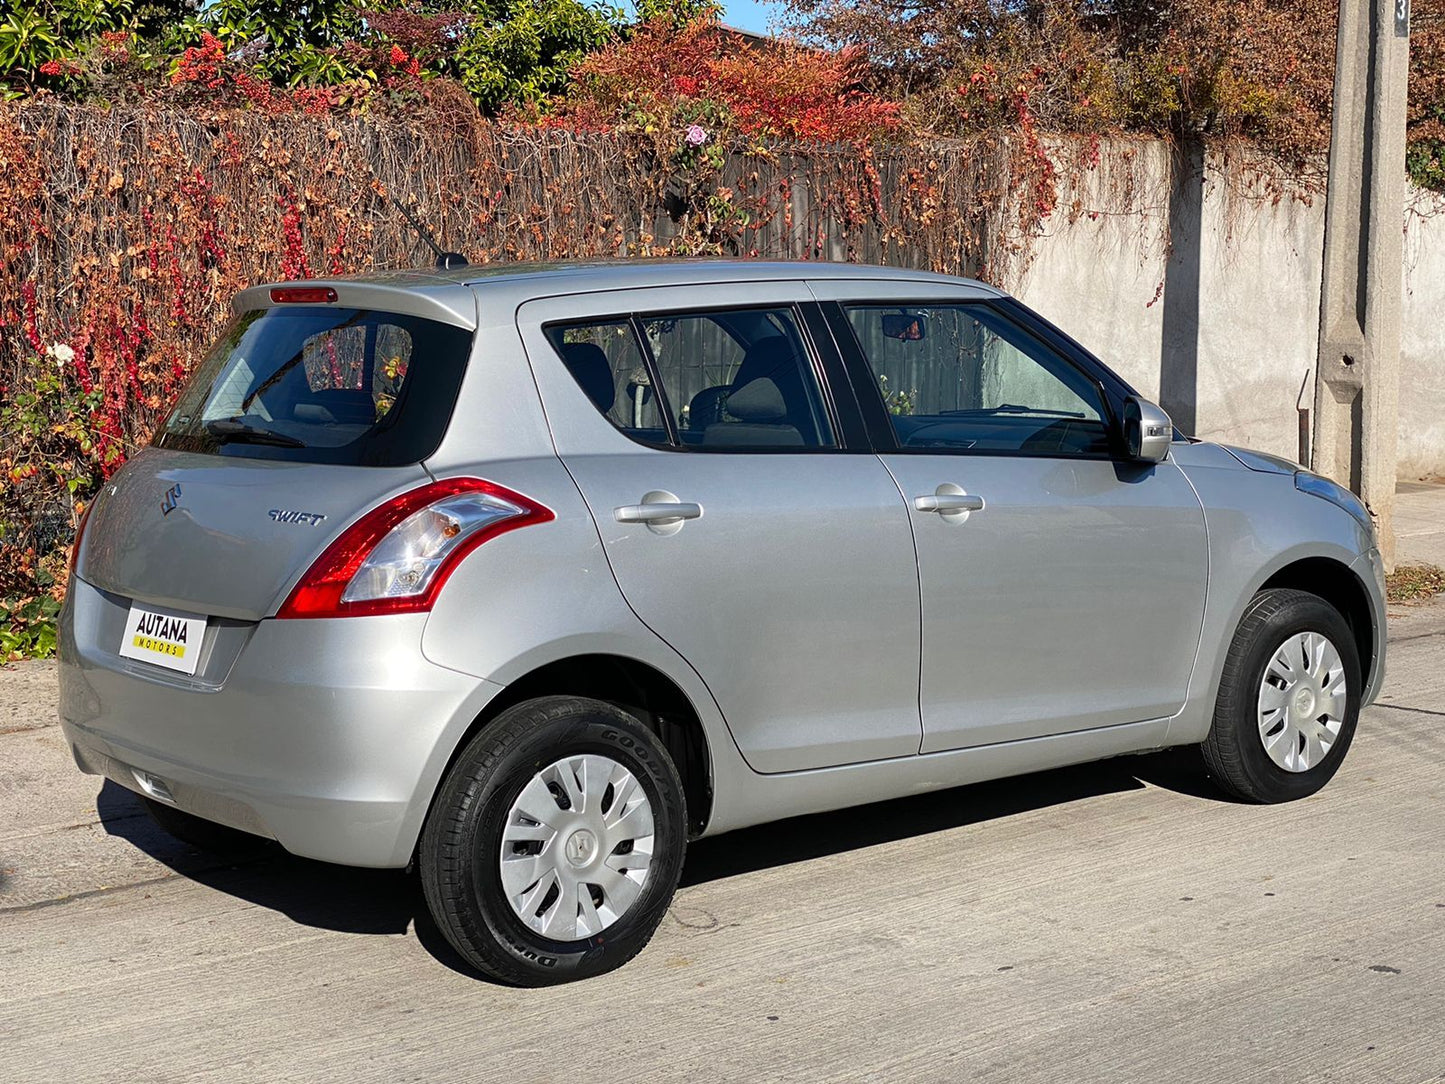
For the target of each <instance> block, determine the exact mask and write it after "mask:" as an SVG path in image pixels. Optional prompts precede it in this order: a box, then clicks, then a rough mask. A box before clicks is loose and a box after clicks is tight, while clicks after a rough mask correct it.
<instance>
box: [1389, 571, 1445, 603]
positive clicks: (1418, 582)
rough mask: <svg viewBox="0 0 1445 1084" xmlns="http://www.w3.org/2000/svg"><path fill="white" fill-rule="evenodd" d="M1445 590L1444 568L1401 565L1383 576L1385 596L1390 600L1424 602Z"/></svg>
mask: <svg viewBox="0 0 1445 1084" xmlns="http://www.w3.org/2000/svg"><path fill="white" fill-rule="evenodd" d="M1442 592H1445V568H1437V567H1436V566H1435V565H1402V566H1400V567H1399V568H1397V569H1395V571H1394V572H1391V573H1390V574H1389V575H1388V576H1386V577H1385V597H1386V598H1387V599H1389V600H1390V601H1391V602H1424V601H1425V600H1426V599H1429V598H1434V597H1435V596H1436V595H1438V594H1441V593H1442Z"/></svg>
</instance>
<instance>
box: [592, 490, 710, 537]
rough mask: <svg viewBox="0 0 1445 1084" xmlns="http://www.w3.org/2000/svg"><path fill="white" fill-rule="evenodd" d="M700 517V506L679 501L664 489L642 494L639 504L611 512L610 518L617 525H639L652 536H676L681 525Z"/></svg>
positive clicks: (624, 506) (674, 495)
mask: <svg viewBox="0 0 1445 1084" xmlns="http://www.w3.org/2000/svg"><path fill="white" fill-rule="evenodd" d="M701 515H702V505H700V504H694V503H693V502H692V501H680V500H678V499H677V495H676V494H675V493H669V492H668V491H667V490H665V489H654V490H652V491H650V492H648V493H644V494H643V495H642V503H641V504H624V505H623V506H622V507H621V508H614V509H613V510H612V518H613V519H615V520H616V521H617V522H618V523H641V524H643V525H644V526H645V527H646V528H647V529H648V530H649V531H651V532H652V533H653V534H677V532H678V531H680V530H682V525H683V523H685V522H686V521H687V520H690V519H697V518H698V517H699V516H701Z"/></svg>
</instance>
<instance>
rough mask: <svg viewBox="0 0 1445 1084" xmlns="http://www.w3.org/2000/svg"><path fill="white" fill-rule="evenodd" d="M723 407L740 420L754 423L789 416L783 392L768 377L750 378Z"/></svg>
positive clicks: (777, 419) (730, 396)
mask: <svg viewBox="0 0 1445 1084" xmlns="http://www.w3.org/2000/svg"><path fill="white" fill-rule="evenodd" d="M723 409H725V410H726V411H727V412H728V413H729V414H731V415H732V416H733V417H734V418H737V419H738V420H739V421H744V422H752V423H754V424H768V423H772V422H783V421H786V420H787V418H788V404H787V403H785V402H784V401H783V393H782V392H780V391H779V390H778V386H777V384H775V383H773V382H772V381H771V380H769V379H768V378H767V377H759V378H758V379H757V380H749V381H748V382H747V383H746V384H744V385H743V386H742V387H740V388H738V390H737V391H735V392H733V393H732V394H731V395H729V396H728V398H727V403H726V404H725V406H724V408H723Z"/></svg>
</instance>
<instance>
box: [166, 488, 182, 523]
mask: <svg viewBox="0 0 1445 1084" xmlns="http://www.w3.org/2000/svg"><path fill="white" fill-rule="evenodd" d="M180 503H181V483H180V482H177V483H176V484H175V485H173V486H171V488H170V489H168V490H166V496H165V500H163V501H161V515H163V516H168V515H170V514H171V513H172V512H174V511H175V509H176V505H178V504H180Z"/></svg>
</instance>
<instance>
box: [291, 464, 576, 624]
mask: <svg viewBox="0 0 1445 1084" xmlns="http://www.w3.org/2000/svg"><path fill="white" fill-rule="evenodd" d="M553 518H555V517H554V516H553V514H552V510H551V509H549V508H546V507H543V506H542V505H540V504H537V503H536V502H535V501H533V500H531V499H530V498H528V497H524V496H522V494H520V493H514V492H513V491H512V490H510V489H507V488H505V487H504V486H499V485H496V484H494V483H492V482H486V481H482V480H481V479H479V478H448V479H447V480H445V481H442V482H433V483H432V484H430V485H425V486H422V487H421V488H420V489H413V490H412V491H411V492H410V493H403V494H402V495H401V496H399V497H394V498H392V499H391V500H389V501H387V502H386V503H385V504H383V505H381V506H380V507H378V508H373V509H372V510H371V511H370V512H368V513H366V515H364V516H362V517H361V518H360V519H359V520H357V521H356V522H355V523H353V524H352V525H351V526H350V527H348V528H347V529H346V530H345V531H343V532H342V533H341V537H339V538H338V539H337V540H336V541H335V542H333V543H331V545H329V546H327V547H326V551H325V552H324V553H322V555H321V556H320V557H318V558H317V559H316V560H315V562H314V563H313V564H312V565H311V567H310V568H309V569H307V570H306V574H305V575H304V576H302V577H301V582H300V583H298V584H297V585H296V587H295V588H294V589H293V590H292V591H291V594H290V596H289V597H288V598H287V599H286V602H285V603H284V604H283V605H282V607H281V609H280V611H279V612H278V613H277V614H276V616H277V617H350V616H359V615H363V614H394V613H418V612H424V611H427V610H430V609H431V607H432V603H433V602H435V601H436V597H437V595H438V594H439V593H440V592H441V589H442V585H443V584H444V583H446V580H447V577H448V576H450V575H451V574H452V570H453V569H455V568H456V566H457V565H458V563H460V561H461V559H462V558H463V557H465V556H466V555H467V554H469V553H471V552H472V550H474V549H476V548H477V547H478V546H480V545H481V544H482V543H483V542H486V541H488V540H489V539H493V538H496V537H497V535H499V534H505V533H506V532H507V531H514V530H516V529H517V528H518V527H526V526H529V525H530V524H533V523H546V522H547V521H548V520H551V519H553Z"/></svg>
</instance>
